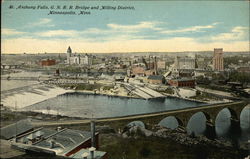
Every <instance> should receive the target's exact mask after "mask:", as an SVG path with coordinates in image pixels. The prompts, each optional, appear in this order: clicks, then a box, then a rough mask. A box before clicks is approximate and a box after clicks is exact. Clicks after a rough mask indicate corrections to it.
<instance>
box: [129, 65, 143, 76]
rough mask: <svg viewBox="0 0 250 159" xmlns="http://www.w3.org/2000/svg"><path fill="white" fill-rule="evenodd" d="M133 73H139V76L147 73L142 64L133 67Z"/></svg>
mask: <svg viewBox="0 0 250 159" xmlns="http://www.w3.org/2000/svg"><path fill="white" fill-rule="evenodd" d="M131 72H132V74H133V75H139V76H144V75H145V68H144V67H141V66H136V67H133V68H132V71H131Z"/></svg>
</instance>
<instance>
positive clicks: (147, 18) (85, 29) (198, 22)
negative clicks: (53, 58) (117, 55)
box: [1, 0, 249, 53]
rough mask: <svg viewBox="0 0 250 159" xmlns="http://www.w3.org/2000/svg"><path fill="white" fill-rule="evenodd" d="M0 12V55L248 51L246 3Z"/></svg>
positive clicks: (163, 3)
mask: <svg viewBox="0 0 250 159" xmlns="http://www.w3.org/2000/svg"><path fill="white" fill-rule="evenodd" d="M20 5H21V7H27V6H28V7H29V9H27V8H26V9H21V8H18V7H19V6H20ZM11 6H12V7H13V8H11ZM38 6H47V7H48V9H40V8H38ZM51 6H55V7H57V6H60V7H61V9H51ZM63 6H66V7H67V8H66V9H62V7H63ZM69 6H73V9H69ZM76 6H79V7H99V8H98V9H91V8H90V9H87V10H84V9H83V8H82V9H75V7H76ZM102 6H105V7H106V8H107V7H109V6H111V7H116V9H102ZM118 6H122V7H130V9H119V10H118ZM33 7H35V9H32V8H33ZM50 11H59V12H60V11H67V12H70V11H74V12H75V13H76V14H75V15H69V14H65V15H62V14H49V13H50ZM80 11H86V12H90V14H85V15H78V14H79V13H80ZM1 12H2V13H1V35H2V36H1V52H2V53H24V52H25V53H44V52H47V53H60V52H66V50H67V48H68V46H71V48H72V51H73V52H78V53H109V52H181V51H212V50H213V49H214V48H223V50H224V51H249V1H154V2H152V1H130V2H128V1H70V2H69V1H38V0H37V1H35V0H33V1H20V0H19V1H17V0H16V1H15V0H12V1H10V0H4V1H2V11H1Z"/></svg>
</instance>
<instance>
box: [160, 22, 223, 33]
mask: <svg viewBox="0 0 250 159" xmlns="http://www.w3.org/2000/svg"><path fill="white" fill-rule="evenodd" d="M217 24H219V23H218V22H216V23H213V24H210V25H197V26H192V27H188V28H182V29H176V30H163V31H161V33H163V34H175V33H187V32H204V30H205V29H212V28H215V26H216V25H217Z"/></svg>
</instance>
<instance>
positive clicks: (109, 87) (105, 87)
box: [103, 86, 114, 90]
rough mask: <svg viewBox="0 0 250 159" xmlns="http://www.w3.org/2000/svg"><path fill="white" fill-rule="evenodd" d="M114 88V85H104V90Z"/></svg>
mask: <svg viewBox="0 0 250 159" xmlns="http://www.w3.org/2000/svg"><path fill="white" fill-rule="evenodd" d="M112 88H114V87H113V86H103V90H110V89H112Z"/></svg>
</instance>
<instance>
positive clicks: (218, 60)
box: [213, 48, 224, 71]
mask: <svg viewBox="0 0 250 159" xmlns="http://www.w3.org/2000/svg"><path fill="white" fill-rule="evenodd" d="M213 69H214V70H215V71H224V60H223V49H222V48H215V49H214V55H213Z"/></svg>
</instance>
